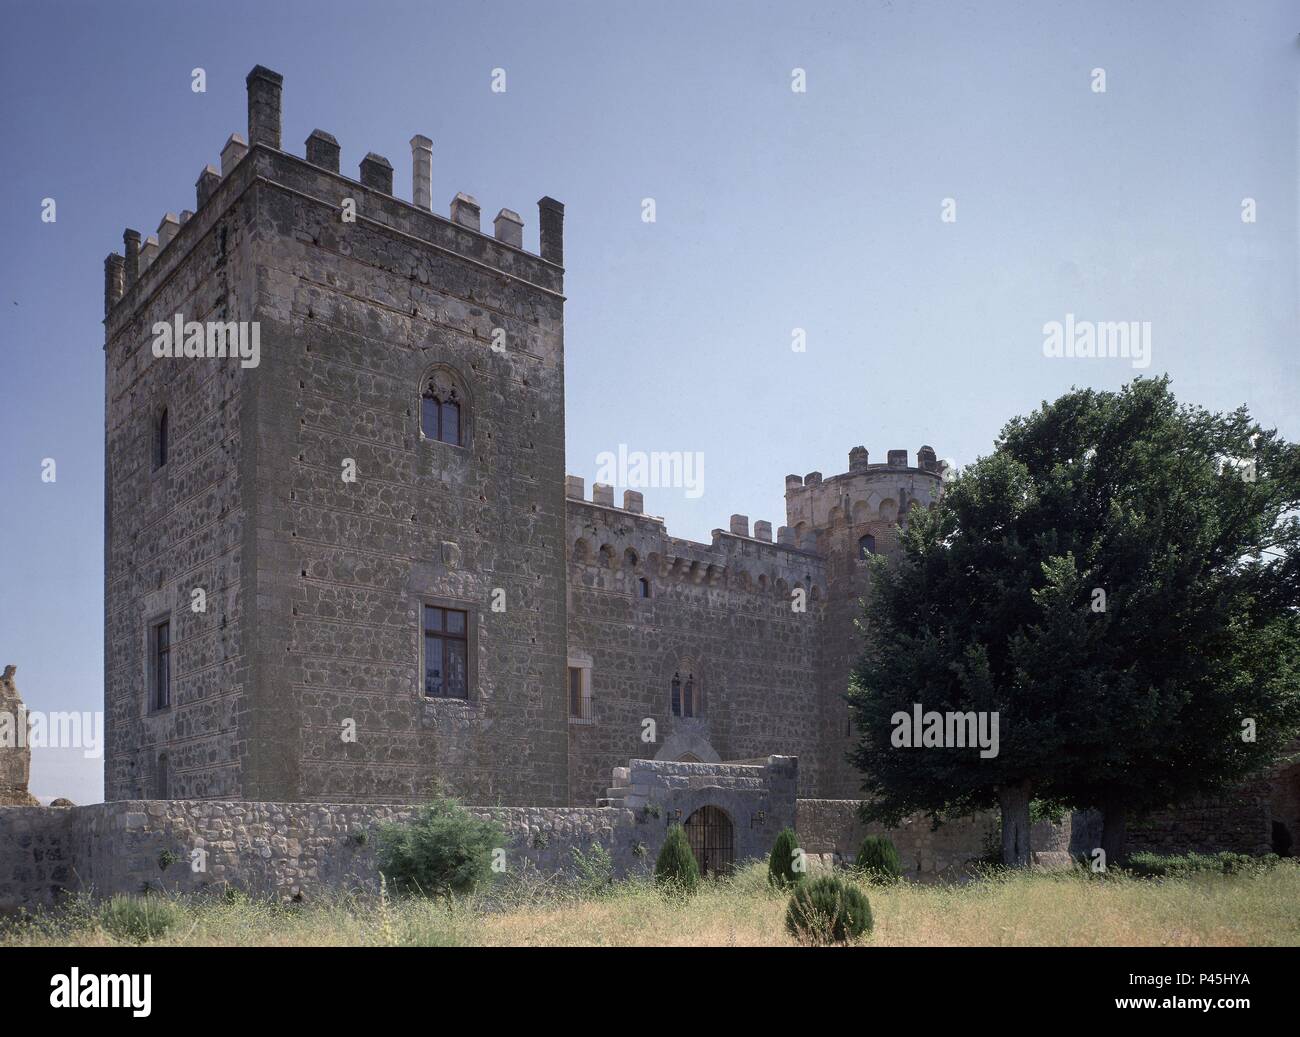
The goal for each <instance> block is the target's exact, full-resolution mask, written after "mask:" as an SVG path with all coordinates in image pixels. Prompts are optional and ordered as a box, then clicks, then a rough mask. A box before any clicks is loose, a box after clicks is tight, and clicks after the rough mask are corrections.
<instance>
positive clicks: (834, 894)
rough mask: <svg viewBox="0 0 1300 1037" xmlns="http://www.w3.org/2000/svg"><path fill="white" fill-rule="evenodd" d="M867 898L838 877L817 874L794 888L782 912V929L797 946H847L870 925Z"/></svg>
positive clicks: (869, 905)
mask: <svg viewBox="0 0 1300 1037" xmlns="http://www.w3.org/2000/svg"><path fill="white" fill-rule="evenodd" d="M872 924H873V923H872V919H871V904H870V903H869V902H868V901H867V895H866V894H865V893H863V892H862V890H860V889H858V887H857V886H855V885H853V884H852V883H851V882H845V881H844V880H843V879H842V878H840V877H839V876H838V875H818V876H817V877H816V878H812V879H809V880H808V881H807V882H800V883H799V884H798V885H797V886H795V890H794V894H793V895H792V896H791V897H790V904H789V906H788V907H786V910H785V930H786V932H788V933H789V934H790V935H791V936H793V937H794V938H795V939H796V940H798V941H799V942H800V943H804V944H808V945H810V946H814V947H822V946H826V945H827V944H833V943H847V942H848V941H849V940H853V939H856V938H857V937H859V936H861V935H862V934H863V933H866V932H870V931H871V926H872Z"/></svg>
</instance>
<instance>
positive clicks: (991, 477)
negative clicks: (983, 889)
mask: <svg viewBox="0 0 1300 1037" xmlns="http://www.w3.org/2000/svg"><path fill="white" fill-rule="evenodd" d="M1297 506H1300V448H1297V447H1296V446H1295V445H1294V444H1290V443H1287V442H1286V441H1284V440H1283V439H1281V438H1280V437H1279V436H1278V435H1277V432H1276V430H1266V429H1263V428H1260V427H1259V426H1258V425H1257V424H1256V423H1254V422H1252V420H1251V419H1250V416H1249V414H1248V413H1247V411H1246V410H1245V408H1241V409H1238V410H1236V411H1234V412H1232V413H1229V414H1215V413H1210V412H1209V411H1206V410H1204V409H1203V408H1199V407H1194V406H1190V405H1185V404H1179V403H1178V401H1177V400H1176V399H1175V398H1174V396H1173V394H1172V392H1171V391H1170V389H1169V383H1168V380H1167V379H1138V380H1136V381H1134V382H1132V383H1131V384H1129V385H1128V386H1126V387H1124V388H1123V389H1122V390H1120V391H1118V392H1102V391H1094V390H1090V389H1082V390H1074V391H1071V392H1070V393H1068V394H1066V395H1065V396H1062V397H1061V398H1060V399H1058V400H1056V401H1055V402H1054V403H1051V404H1048V403H1044V404H1043V405H1042V406H1041V407H1040V408H1039V409H1038V410H1036V411H1035V412H1033V413H1032V414H1030V415H1029V416H1027V417H1020V418H1015V419H1013V420H1012V421H1010V422H1009V423H1008V424H1007V425H1006V426H1005V428H1004V429H1003V430H1002V433H1001V435H1000V437H999V439H998V440H997V442H996V444H995V449H994V451H993V453H992V454H990V455H989V456H987V457H984V458H981V459H980V460H978V461H977V462H976V463H975V464H973V465H971V466H970V467H968V468H967V469H966V470H965V471H963V472H962V473H961V474H960V475H959V476H958V477H957V478H956V479H954V480H953V481H952V482H950V483H949V484H948V486H947V487H946V490H945V493H944V494H943V496H942V498H941V500H940V502H939V503H938V504H937V505H936V506H935V507H934V508H933V509H932V510H931V511H929V512H926V511H923V510H913V511H912V512H910V513H909V515H908V516H906V528H905V529H904V531H903V532H902V535H901V538H900V540H901V552H900V557H898V558H897V559H895V560H893V561H892V562H889V563H886V562H884V561H879V560H878V561H875V562H874V563H873V570H872V583H873V590H872V593H871V594H870V595H869V597H868V599H867V602H866V605H865V614H864V629H865V633H866V640H865V644H866V649H865V652H864V654H863V656H862V658H861V660H860V661H859V664H858V666H857V667H856V669H855V671H854V674H853V677H852V681H851V685H850V690H849V701H850V705H851V708H852V710H853V712H854V714H855V720H856V721H857V725H858V730H859V731H860V733H861V734H860V741H859V743H858V744H857V746H856V747H855V748H854V750H853V751H852V753H851V754H850V755H851V759H852V760H853V762H854V763H855V765H856V766H857V767H858V768H859V769H860V770H861V771H862V773H863V775H864V783H863V789H864V792H866V793H867V794H868V796H869V797H870V799H871V803H870V805H869V807H868V808H867V809H868V812H869V814H870V815H871V816H872V817H874V818H877V819H880V820H885V821H890V822H896V821H897V820H898V819H899V818H901V817H902V816H904V815H906V814H910V813H916V812H921V813H926V814H929V815H931V816H932V817H934V818H936V819H942V818H944V817H949V816H955V815H961V814H965V813H969V812H971V811H973V810H978V809H984V808H988V807H991V806H993V805H995V804H997V805H999V806H1000V807H1001V808H1002V814H1003V858H1004V861H1006V862H1007V863H1010V864H1017V863H1025V862H1027V860H1028V853H1029V844H1028V824H1029V818H1028V811H1029V801H1030V799H1031V798H1041V799H1048V800H1052V801H1054V802H1057V803H1060V804H1064V805H1069V806H1074V807H1089V806H1096V807H1101V808H1102V809H1103V811H1104V814H1105V817H1106V834H1105V835H1104V837H1103V846H1104V847H1106V848H1107V851H1108V853H1111V854H1120V853H1122V849H1123V836H1124V825H1125V819H1126V818H1127V817H1129V816H1132V815H1135V814H1141V813H1143V812H1146V811H1150V810H1153V809H1156V808H1160V807H1164V806H1167V805H1173V804H1177V803H1181V802H1185V801H1187V800H1189V799H1193V798H1195V797H1198V796H1202V795H1207V794H1212V793H1214V792H1217V791H1221V790H1222V789H1224V788H1225V787H1227V786H1229V785H1231V784H1233V783H1236V782H1238V781H1240V780H1241V779H1243V778H1245V777H1247V776H1248V775H1250V774H1252V773H1253V772H1255V771H1258V770H1260V769H1262V768H1263V767H1265V766H1267V765H1268V764H1270V763H1272V762H1273V761H1274V760H1276V759H1277V758H1278V756H1279V754H1280V753H1281V751H1282V750H1283V748H1284V747H1285V746H1286V745H1287V744H1288V743H1289V742H1290V741H1292V740H1293V739H1294V738H1295V737H1296V735H1297V731H1298V730H1300V619H1298V615H1297V608H1298V607H1300V552H1298V551H1297V546H1298V544H1300V521H1298V520H1297V517H1296V509H1297ZM914 703H920V704H922V705H923V707H924V710H925V711H927V712H929V711H932V710H933V711H938V712H940V713H948V712H956V713H969V712H976V713H986V714H991V713H993V712H996V713H997V714H998V726H999V746H998V753H997V755H996V756H994V757H989V756H988V755H987V753H985V754H981V751H980V749H979V748H978V747H970V746H967V747H964V748H961V747H942V748H930V749H920V750H918V749H912V748H900V747H898V746H896V745H895V744H894V739H893V737H892V736H893V734H894V731H895V730H896V729H897V725H896V724H895V723H894V721H895V718H896V717H897V715H898V714H899V713H900V712H907V713H910V712H911V711H912V709H913V704H914Z"/></svg>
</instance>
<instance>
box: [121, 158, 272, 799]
mask: <svg viewBox="0 0 1300 1037" xmlns="http://www.w3.org/2000/svg"><path fill="white" fill-rule="evenodd" d="M251 172H252V169H251V164H246V165H245V166H244V167H242V168H237V169H236V170H234V171H233V172H232V173H231V175H230V176H229V177H228V178H226V180H225V181H224V182H222V184H221V186H220V188H219V189H218V191H217V192H216V194H214V195H213V196H212V198H210V199H209V200H208V203H207V204H206V205H205V206H203V207H202V208H201V209H200V211H198V212H197V213H196V214H194V215H192V216H189V215H188V214H186V215H187V216H188V218H187V219H186V221H185V222H184V223H182V224H180V227H179V230H177V231H176V233H175V236H174V237H173V238H172V239H171V241H170V242H169V243H167V244H166V245H165V247H163V248H162V250H161V251H160V252H158V253H157V255H156V257H155V258H154V259H153V261H152V262H151V263H150V264H149V265H148V267H147V268H145V269H142V270H141V271H140V274H139V277H138V278H137V279H136V280H135V281H134V282H133V283H131V284H128V285H127V287H126V292H125V294H124V295H123V296H122V297H121V299H120V301H119V302H118V303H117V304H116V306H114V307H113V308H112V309H111V310H110V312H109V313H108V315H107V317H106V318H105V346H104V364H105V387H104V388H105V442H104V466H105V470H104V492H105V498H106V499H105V514H104V518H105V531H104V689H105V713H106V716H105V739H106V743H107V744H106V760H105V775H104V780H105V795H106V797H107V798H109V799H121V798H132V797H142V796H176V795H180V796H193V797H212V796H225V797H236V796H239V795H241V794H244V792H245V785H244V777H245V775H247V774H248V773H249V772H250V771H252V770H255V769H256V766H257V761H256V759H255V756H256V751H257V748H258V747H257V746H255V745H253V744H251V743H250V741H249V738H248V735H249V727H248V724H247V717H248V712H247V705H248V703H247V699H246V697H245V691H246V690H247V682H248V671H247V664H248V635H249V630H248V628H247V627H246V625H245V623H244V616H245V613H246V611H247V609H248V604H249V603H248V599H247V594H246V589H247V582H248V580H249V579H250V571H249V568H248V562H249V548H250V543H251V535H252V528H251V526H250V525H249V522H248V514H249V512H248V504H249V499H248V494H249V491H250V489H251V487H250V473H251V469H250V468H249V466H248V464H247V463H246V462H247V460H248V457H247V451H246V446H247V443H248V440H247V435H248V431H249V420H248V419H249V414H248V412H247V409H246V407H247V403H248V387H249V374H250V370H246V369H243V368H241V366H240V364H239V361H238V360H237V359H235V360H232V359H215V358H214V359H193V358H190V359H186V358H174V359H168V358H157V357H154V356H153V353H152V349H151V345H152V341H153V333H152V328H153V325H154V323H155V322H160V321H161V322H170V321H172V320H173V318H174V316H175V315H176V314H178V313H179V314H181V315H182V316H183V318H184V320H185V321H191V320H195V321H248V320H250V319H252V317H253V279H254V273H253V269H254V260H253V257H252V229H251V226H250V225H251V223H252V221H253V218H254V214H255V207H254V206H253V204H252V202H251V198H250V195H249V193H248V191H249V188H250V184H251ZM142 266H143V264H142ZM262 345H263V348H265V343H263V344H262ZM164 408H165V409H166V411H167V419H168V430H169V434H168V439H169V447H168V454H167V460H166V463H165V464H163V465H162V466H156V465H155V463H154V450H155V438H154V437H155V434H156V431H155V430H156V426H157V422H158V418H159V415H160V413H161V412H162V411H163V409H164ZM196 588H198V589H201V590H203V592H204V594H205V595H206V599H207V600H206V608H205V609H204V610H203V611H194V610H193V609H192V608H191V603H192V597H191V595H192V592H193V591H194V589H196ZM164 619H166V620H169V621H170V624H171V673H172V680H171V704H170V705H169V706H168V707H167V708H165V709H155V708H153V703H152V701H151V693H152V681H151V679H150V672H149V670H150V668H149V654H150V627H151V626H153V625H154V624H156V623H158V622H159V621H161V620H164ZM267 748H268V749H269V748H271V747H267ZM164 753H165V754H167V755H168V760H167V763H166V766H165V767H164V766H161V765H160V758H161V756H162V755H163V754H164ZM164 778H165V780H166V781H167V784H168V787H167V788H163V787H161V782H162V781H163V780H164Z"/></svg>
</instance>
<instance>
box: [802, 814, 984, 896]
mask: <svg viewBox="0 0 1300 1037" xmlns="http://www.w3.org/2000/svg"><path fill="white" fill-rule="evenodd" d="M858 807H859V802H858V800H856V799H801V800H799V809H798V814H797V818H796V821H795V831H796V832H797V833H798V835H799V845H800V846H801V847H802V848H803V850H804V852H805V853H807V854H808V855H809V856H811V857H813V858H814V863H818V864H825V865H836V866H843V865H851V864H852V863H853V862H854V861H855V860H856V859H857V855H858V848H859V847H860V846H861V845H862V840H863V839H865V838H866V837H867V836H868V835H886V836H888V837H889V839H890V841H891V842H893V844H894V847H895V848H896V849H897V850H898V856H899V858H900V859H901V860H902V863H903V874H904V875H907V876H912V877H916V876H922V875H931V876H934V875H941V874H944V873H951V872H954V871H956V870H958V869H960V868H961V867H962V866H964V865H965V864H966V863H967V862H968V861H970V860H971V859H972V858H975V857H979V856H981V855H982V854H984V853H985V846H986V843H987V841H988V840H989V839H993V840H995V841H996V839H997V838H998V828H997V818H996V816H991V815H987V814H984V815H979V816H977V817H972V818H964V819H962V820H960V821H953V822H950V823H948V824H945V825H942V826H940V827H939V828H938V829H934V828H932V827H931V825H930V822H929V821H927V820H924V819H919V818H917V819H909V820H907V821H905V822H904V823H903V824H902V825H901V826H899V827H897V828H886V827H885V826H884V825H880V824H875V823H872V824H864V823H863V822H862V820H861V819H860V817H859V816H858Z"/></svg>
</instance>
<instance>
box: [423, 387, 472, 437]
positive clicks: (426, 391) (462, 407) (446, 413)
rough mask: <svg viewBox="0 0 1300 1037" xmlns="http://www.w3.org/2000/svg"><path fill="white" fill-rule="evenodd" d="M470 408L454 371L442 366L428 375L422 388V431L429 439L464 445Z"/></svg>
mask: <svg viewBox="0 0 1300 1037" xmlns="http://www.w3.org/2000/svg"><path fill="white" fill-rule="evenodd" d="M466 411H467V406H466V400H465V394H464V392H463V391H462V390H461V388H460V387H459V386H458V385H457V384H456V380H455V378H453V377H452V375H451V372H450V371H446V370H443V369H441V368H439V369H438V370H436V371H434V372H433V373H432V374H431V375H429V377H428V378H426V379H425V382H424V387H423V389H422V390H421V392H420V431H421V432H422V433H424V438H425V439H436V440H438V441H439V442H440V443H450V444H451V445H452V446H464V445H465V428H466V424H467V421H466V419H467V418H468V417H469V415H468V414H467V413H466Z"/></svg>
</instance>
